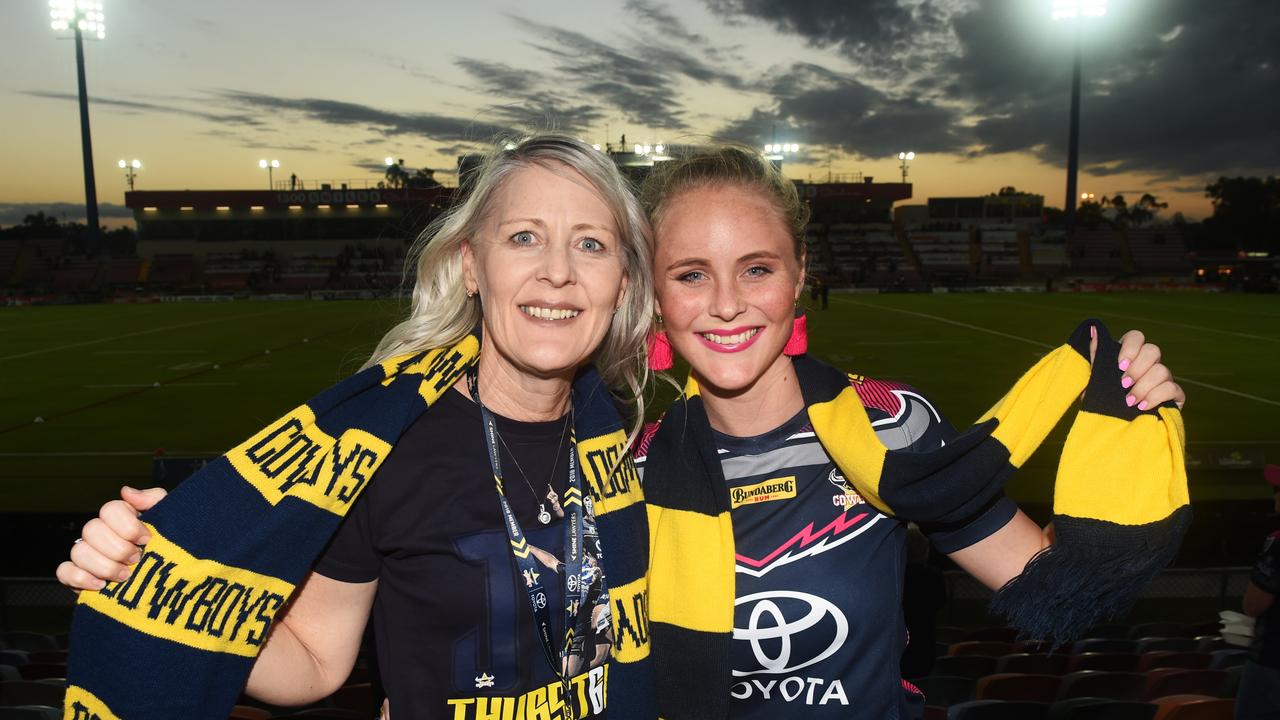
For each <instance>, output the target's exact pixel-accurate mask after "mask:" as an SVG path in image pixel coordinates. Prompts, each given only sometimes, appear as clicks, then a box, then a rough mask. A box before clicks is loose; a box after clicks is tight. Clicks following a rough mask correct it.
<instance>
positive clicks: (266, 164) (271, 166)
mask: <svg viewBox="0 0 1280 720" xmlns="http://www.w3.org/2000/svg"><path fill="white" fill-rule="evenodd" d="M258 167H260V168H262V169H263V170H266V171H267V189H269V190H275V189H276V182H275V176H274V175H273V174H272V171H274V170H275V169H276V168H278V167H280V161H279V160H259V161H258Z"/></svg>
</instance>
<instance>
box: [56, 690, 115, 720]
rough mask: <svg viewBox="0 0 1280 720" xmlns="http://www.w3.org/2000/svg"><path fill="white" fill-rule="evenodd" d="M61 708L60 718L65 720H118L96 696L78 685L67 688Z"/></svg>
mask: <svg viewBox="0 0 1280 720" xmlns="http://www.w3.org/2000/svg"><path fill="white" fill-rule="evenodd" d="M62 707H63V708H64V709H63V711H62V717H63V718H65V720H120V717H119V716H117V715H116V714H115V713H113V712H111V708H109V707H107V704H106V703H104V702H102V701H101V700H99V699H98V696H97V695H94V694H93V693H91V692H89V691H88V690H85V689H84V688H82V687H80V686H79V685H70V686H68V687H67V694H66V699H64V700H63V702H62Z"/></svg>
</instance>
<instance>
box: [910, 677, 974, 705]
mask: <svg viewBox="0 0 1280 720" xmlns="http://www.w3.org/2000/svg"><path fill="white" fill-rule="evenodd" d="M911 682H912V684H914V685H915V686H916V687H918V688H920V692H922V693H924V699H925V702H926V703H927V704H929V705H936V706H938V707H950V706H952V705H955V704H957V703H962V702H964V701H966V700H972V699H973V678H967V677H959V676H955V675H930V676H929V677H923V678H919V679H918V680H912V681H911Z"/></svg>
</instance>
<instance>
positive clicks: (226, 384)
mask: <svg viewBox="0 0 1280 720" xmlns="http://www.w3.org/2000/svg"><path fill="white" fill-rule="evenodd" d="M239 384H240V383H234V382H189V383H184V382H175V383H169V382H162V383H160V384H159V385H157V384H156V383H114V384H111V385H81V386H80V387H82V388H93V389H100V388H149V387H235V386H237V385H239Z"/></svg>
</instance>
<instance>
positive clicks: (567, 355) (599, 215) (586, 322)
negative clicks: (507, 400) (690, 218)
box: [462, 165, 627, 378]
mask: <svg viewBox="0 0 1280 720" xmlns="http://www.w3.org/2000/svg"><path fill="white" fill-rule="evenodd" d="M462 268H463V278H464V281H465V283H466V286H467V290H468V291H475V292H478V293H479V295H480V301H481V307H482V308H483V317H484V320H483V322H484V343H485V346H486V347H487V348H492V349H493V350H496V351H497V353H496V354H497V356H498V357H500V358H501V360H502V362H503V363H504V364H506V365H508V366H510V367H511V368H512V369H514V370H515V371H517V372H519V373H523V374H528V375H531V376H534V377H538V378H552V377H564V376H566V375H572V373H573V372H574V371H575V370H576V369H577V368H578V367H580V366H581V365H583V364H584V363H586V362H588V361H589V360H590V359H591V356H592V354H593V353H594V352H595V351H596V349H597V348H598V347H599V346H600V343H601V341H602V340H603V339H604V336H605V333H606V332H607V331H608V329H609V323H610V321H611V320H612V318H613V311H614V309H615V308H617V307H618V304H619V303H620V301H621V297H622V293H623V291H624V290H625V288H626V283H627V281H626V277H625V274H624V272H623V257H622V240H621V239H620V237H619V231H618V228H617V225H616V223H615V222H614V219H613V214H612V213H611V212H610V211H609V207H608V206H607V205H606V204H605V203H604V201H603V200H601V199H600V196H599V194H598V193H597V192H596V191H595V190H594V189H593V188H592V187H591V185H590V184H589V183H588V182H587V180H586V179H585V178H583V177H582V176H581V175H579V174H578V173H577V172H575V171H573V170H572V169H570V168H568V167H566V166H559V165H557V166H552V167H546V166H542V165H531V166H527V167H522V168H519V169H517V170H515V171H514V172H512V174H511V175H510V176H508V177H507V178H506V180H505V181H504V183H503V185H502V186H501V187H500V188H499V189H498V191H497V192H496V194H495V197H494V199H493V202H492V203H491V205H490V207H489V211H488V214H487V216H486V218H485V220H484V222H483V224H482V226H481V231H480V232H478V233H477V234H476V236H475V237H472V238H471V239H469V240H468V241H467V243H465V244H464V245H463V248H462Z"/></svg>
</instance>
